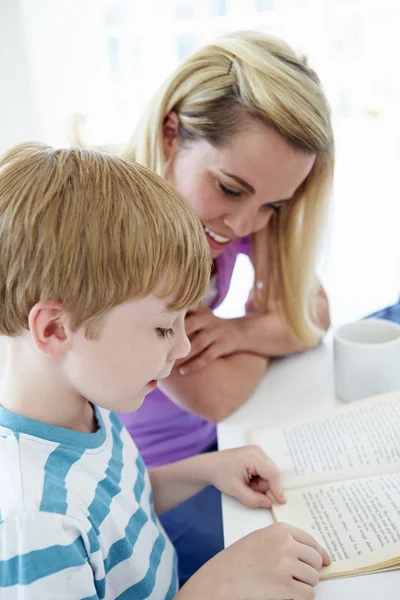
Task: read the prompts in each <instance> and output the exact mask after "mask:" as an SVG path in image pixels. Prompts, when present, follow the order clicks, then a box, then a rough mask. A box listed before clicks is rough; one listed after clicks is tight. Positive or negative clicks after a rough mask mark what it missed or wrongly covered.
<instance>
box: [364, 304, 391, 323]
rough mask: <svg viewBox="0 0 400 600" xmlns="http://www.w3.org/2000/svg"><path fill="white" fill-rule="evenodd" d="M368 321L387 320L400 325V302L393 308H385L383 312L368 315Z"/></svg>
mask: <svg viewBox="0 0 400 600" xmlns="http://www.w3.org/2000/svg"><path fill="white" fill-rule="evenodd" d="M365 318H366V319H371V318H374V319H387V320H388V321H394V322H395V323H399V325H400V301H399V302H397V304H394V305H393V306H388V307H386V308H383V309H382V310H378V312H376V313H373V314H372V315H368V317H365Z"/></svg>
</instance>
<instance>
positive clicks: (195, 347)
mask: <svg viewBox="0 0 400 600" xmlns="http://www.w3.org/2000/svg"><path fill="white" fill-rule="evenodd" d="M236 323H237V319H220V318H219V317H216V316H215V315H214V314H213V313H212V312H211V310H209V309H208V308H205V307H204V306H201V307H200V308H198V309H197V310H195V311H193V312H189V313H188V314H187V316H186V320H185V329H186V335H187V336H188V338H189V340H190V342H191V345H192V348H191V350H190V353H189V354H188V356H186V357H185V358H184V359H183V360H182V361H179V362H177V363H176V366H177V367H178V368H179V373H180V374H181V375H187V374H188V373H195V372H197V371H200V370H201V369H204V367H206V366H207V365H208V364H209V363H211V362H213V361H214V360H216V359H217V358H219V357H221V356H227V355H229V354H233V353H234V352H238V351H239V349H240V348H239V341H240V332H239V328H238V327H237V324H236Z"/></svg>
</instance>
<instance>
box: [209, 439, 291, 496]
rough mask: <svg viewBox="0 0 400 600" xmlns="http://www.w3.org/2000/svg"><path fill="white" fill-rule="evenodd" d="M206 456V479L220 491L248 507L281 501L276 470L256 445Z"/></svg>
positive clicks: (277, 471)
mask: <svg viewBox="0 0 400 600" xmlns="http://www.w3.org/2000/svg"><path fill="white" fill-rule="evenodd" d="M203 456H204V455H203ZM209 458H210V460H209V463H208V470H207V480H208V481H209V482H210V483H211V484H212V485H213V486H215V487H216V488H218V489H219V490H220V491H221V492H223V493H224V494H228V495H229V496H234V497H235V498H237V499H238V500H240V501H241V502H242V503H243V504H245V505H246V506H248V507H249V508H271V506H272V504H273V502H274V501H276V502H279V503H280V504H284V502H285V497H284V495H283V492H282V490H281V487H280V476H279V470H278V468H277V467H276V465H275V464H274V463H273V462H272V460H270V459H269V458H268V457H267V456H266V455H265V454H264V452H263V450H261V448H260V447H259V446H246V447H244V448H236V449H234V450H224V451H222V452H215V453H210V455H209Z"/></svg>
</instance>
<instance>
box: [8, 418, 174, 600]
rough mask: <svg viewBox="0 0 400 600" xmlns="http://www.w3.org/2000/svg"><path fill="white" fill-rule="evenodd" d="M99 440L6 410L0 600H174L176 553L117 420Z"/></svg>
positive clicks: (103, 425) (104, 424)
mask: <svg viewBox="0 0 400 600" xmlns="http://www.w3.org/2000/svg"><path fill="white" fill-rule="evenodd" d="M95 410H96V416H97V420H98V423H99V430H98V431H97V432H96V433H95V434H84V433H78V432H71V431H69V430H65V429H61V428H56V427H53V426H51V425H46V424H43V423H38V422H36V421H31V420H30V419H26V418H24V417H18V416H17V415H12V414H11V413H9V412H8V411H6V410H4V409H2V408H0V598H1V599H2V600H11V599H13V600H15V599H18V600H20V599H25V598H26V599H28V598H29V600H34V599H36V598H38V599H39V598H40V599H41V600H46V599H50V598H51V599H52V600H54V599H55V598H58V597H61V596H60V594H62V598H66V599H69V598H71V600H72V599H74V600H76V599H77V598H86V599H89V598H90V599H94V598H96V599H100V600H102V599H103V598H106V599H107V600H109V599H114V598H115V599H116V598H118V599H125V598H134V599H135V600H140V599H143V600H144V599H147V598H148V599H151V600H161V599H162V600H164V599H165V600H172V598H173V597H174V596H175V595H176V593H177V577H176V573H177V568H176V567H177V565H176V556H175V553H174V550H173V547H172V545H171V543H170V541H169V540H168V538H167V537H166V535H165V532H164V530H163V529H162V527H161V525H160V523H159V520H158V518H157V517H156V516H155V514H154V511H153V505H152V498H151V487H150V480H149V477H148V474H147V471H146V469H145V466H144V463H143V460H142V458H141V457H140V455H139V454H138V451H137V448H136V446H135V445H134V444H133V442H132V440H131V439H130V437H129V435H128V433H127V432H126V431H125V430H124V429H123V428H122V426H121V424H120V422H119V421H118V419H117V417H116V416H115V415H114V414H112V413H108V412H107V411H102V410H99V409H95Z"/></svg>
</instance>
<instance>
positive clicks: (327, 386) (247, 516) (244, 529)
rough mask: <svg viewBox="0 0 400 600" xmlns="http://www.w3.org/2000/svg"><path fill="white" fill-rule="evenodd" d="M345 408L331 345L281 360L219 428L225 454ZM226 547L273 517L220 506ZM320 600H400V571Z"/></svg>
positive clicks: (323, 588)
mask: <svg viewBox="0 0 400 600" xmlns="http://www.w3.org/2000/svg"><path fill="white" fill-rule="evenodd" d="M336 405H340V406H342V403H341V402H340V401H339V400H337V399H336V398H335V394H334V387H333V363H332V344H331V342H330V341H327V342H325V343H324V344H323V345H322V346H320V347H318V348H316V349H314V350H311V351H308V352H305V353H304V354H301V355H298V356H291V357H287V358H284V359H280V360H277V361H276V362H274V363H273V364H272V365H271V366H270V368H269V369H268V373H267V375H266V376H265V378H264V379H263V381H262V382H261V384H260V386H259V387H258V389H257V390H256V392H255V393H254V394H253V396H252V397H251V398H250V399H249V400H248V401H247V402H246V403H245V404H244V405H243V406H242V407H241V408H240V409H238V410H237V411H236V412H235V413H234V414H232V415H231V416H230V417H229V418H228V419H226V420H225V421H224V422H222V423H220V424H219V425H218V444H219V448H220V449H221V450H224V449H227V448H235V447H237V446H244V445H246V443H247V442H246V437H245V434H246V431H247V430H248V429H250V428H253V427H261V426H273V425H277V424H281V423H284V422H287V421H291V420H296V419H303V418H307V417H312V416H313V415H315V414H317V413H323V412H325V411H327V410H329V409H332V408H333V407H334V406H336ZM222 512H223V524H224V536H225V546H229V545H230V544H232V543H233V542H235V541H237V540H238V539H240V538H241V537H243V536H245V535H247V534H248V533H250V532H252V531H255V530H256V529H260V528H262V527H265V526H267V525H270V524H271V523H272V522H273V520H272V516H271V513H270V511H266V510H261V509H260V510H251V509H249V508H246V507H244V506H243V505H241V504H240V503H239V502H238V501H236V500H234V499H233V498H230V497H223V500H222ZM316 599H317V600H339V599H340V600H359V599H360V600H377V599H382V600H399V599H400V570H398V571H388V572H386V573H375V574H372V575H362V576H358V577H348V578H343V579H336V580H330V581H322V582H321V583H320V584H319V585H318V587H317V591H316Z"/></svg>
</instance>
